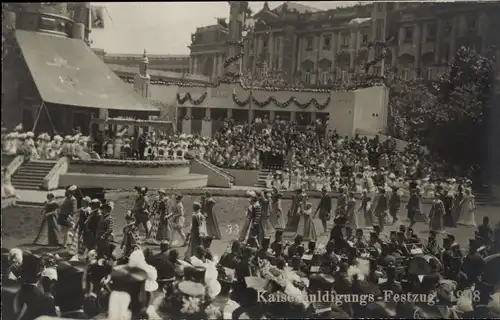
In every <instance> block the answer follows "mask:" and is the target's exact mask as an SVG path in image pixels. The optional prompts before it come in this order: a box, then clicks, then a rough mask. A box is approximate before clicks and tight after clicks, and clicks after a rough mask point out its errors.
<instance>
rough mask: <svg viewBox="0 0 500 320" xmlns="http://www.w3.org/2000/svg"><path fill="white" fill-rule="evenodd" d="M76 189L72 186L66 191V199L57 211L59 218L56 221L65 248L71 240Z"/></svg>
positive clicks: (75, 206) (76, 205) (76, 206)
mask: <svg viewBox="0 0 500 320" xmlns="http://www.w3.org/2000/svg"><path fill="white" fill-rule="evenodd" d="M76 190H77V187H76V186H75V185H72V186H71V187H69V188H68V190H66V197H65V198H64V201H63V203H62V204H61V208H60V209H59V216H58V218H57V221H58V223H59V226H60V227H61V233H62V236H63V242H62V245H63V247H66V245H67V244H68V240H69V239H70V238H71V236H72V235H71V234H70V229H71V228H72V227H73V225H74V223H75V221H73V215H74V214H75V213H76V212H77V209H78V204H77V201H76V198H75V192H76Z"/></svg>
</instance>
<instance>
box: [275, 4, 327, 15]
mask: <svg viewBox="0 0 500 320" xmlns="http://www.w3.org/2000/svg"><path fill="white" fill-rule="evenodd" d="M284 5H287V6H288V10H297V11H298V12H299V13H306V12H319V11H322V10H320V9H317V8H313V7H310V6H306V5H303V4H300V3H296V2H292V1H286V2H285V3H283V4H282V5H280V6H278V7H276V8H275V9H274V10H272V11H274V12H279V11H281V10H282V8H283V6H284Z"/></svg>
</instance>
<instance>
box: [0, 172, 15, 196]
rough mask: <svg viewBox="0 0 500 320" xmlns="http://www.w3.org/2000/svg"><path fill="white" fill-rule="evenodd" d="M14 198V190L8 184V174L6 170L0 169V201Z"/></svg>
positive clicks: (9, 183)
mask: <svg viewBox="0 0 500 320" xmlns="http://www.w3.org/2000/svg"><path fill="white" fill-rule="evenodd" d="M15 196H16V190H14V187H13V186H12V183H11V182H10V173H9V171H8V170H7V168H6V167H5V168H2V199H4V198H10V197H15Z"/></svg>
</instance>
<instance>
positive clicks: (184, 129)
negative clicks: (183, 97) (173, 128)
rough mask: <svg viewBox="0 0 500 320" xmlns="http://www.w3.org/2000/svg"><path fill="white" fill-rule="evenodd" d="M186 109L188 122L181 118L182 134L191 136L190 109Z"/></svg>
mask: <svg viewBox="0 0 500 320" xmlns="http://www.w3.org/2000/svg"><path fill="white" fill-rule="evenodd" d="M185 108H186V115H187V116H188V120H186V119H184V118H182V133H185V134H191V114H192V112H191V107H185Z"/></svg>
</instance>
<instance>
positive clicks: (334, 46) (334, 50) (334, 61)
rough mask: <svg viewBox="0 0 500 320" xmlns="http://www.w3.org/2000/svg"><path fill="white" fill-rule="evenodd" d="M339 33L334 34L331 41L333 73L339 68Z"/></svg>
mask: <svg viewBox="0 0 500 320" xmlns="http://www.w3.org/2000/svg"><path fill="white" fill-rule="evenodd" d="M337 37H338V35H337V33H335V32H333V33H332V40H331V43H332V54H333V56H332V71H334V70H335V67H336V66H337V51H338V50H337V48H338V44H337Z"/></svg>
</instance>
